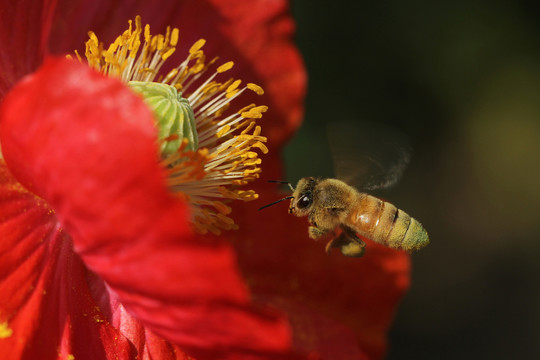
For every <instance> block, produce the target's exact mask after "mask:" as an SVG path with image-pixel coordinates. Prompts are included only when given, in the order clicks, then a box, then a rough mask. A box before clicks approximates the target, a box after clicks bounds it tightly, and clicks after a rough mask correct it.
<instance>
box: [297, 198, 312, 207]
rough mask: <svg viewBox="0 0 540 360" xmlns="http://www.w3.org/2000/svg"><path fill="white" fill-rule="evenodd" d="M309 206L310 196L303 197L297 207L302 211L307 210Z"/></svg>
mask: <svg viewBox="0 0 540 360" xmlns="http://www.w3.org/2000/svg"><path fill="white" fill-rule="evenodd" d="M309 205H311V196H310V194H306V195H302V197H300V199H298V202H297V203H296V206H298V207H299V208H300V209H304V208H307V207H308V206H309Z"/></svg>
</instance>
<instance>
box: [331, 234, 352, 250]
mask: <svg viewBox="0 0 540 360" xmlns="http://www.w3.org/2000/svg"><path fill="white" fill-rule="evenodd" d="M348 243H349V240H347V236H346V235H345V233H341V234H340V235H339V236H336V237H335V238H333V239H332V240H330V241H329V242H328V243H327V244H326V247H325V250H326V253H327V254H330V252H331V251H332V249H334V248H341V247H343V246H344V245H347V244H348Z"/></svg>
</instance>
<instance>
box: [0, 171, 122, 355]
mask: <svg viewBox="0 0 540 360" xmlns="http://www.w3.org/2000/svg"><path fill="white" fill-rule="evenodd" d="M0 219H2V221H1V222H0V239H2V240H1V241H0V294H1V296H2V302H1V303H0V323H4V322H6V323H7V326H8V327H9V328H10V329H11V330H12V331H13V333H12V335H11V336H9V337H7V338H4V339H0V354H2V356H3V358H6V356H8V358H10V359H21V358H27V359H55V358H57V357H58V354H59V353H60V354H62V355H63V356H64V357H66V358H67V355H68V354H75V355H76V358H77V359H84V358H86V359H97V358H106V354H107V353H108V352H107V351H111V352H112V350H114V353H115V354H117V355H118V358H120V359H128V358H129V357H130V353H131V350H130V345H129V343H128V342H127V341H126V339H125V338H124V337H123V336H122V335H121V334H120V333H119V332H118V331H117V330H116V329H114V328H112V327H111V326H110V324H109V323H108V322H105V321H99V320H100V319H102V318H103V315H102V314H101V312H100V311H99V309H98V308H97V307H96V305H97V304H96V302H95V301H94V300H93V299H92V297H91V296H90V291H89V288H88V285H87V282H86V269H85V267H84V265H83V264H82V262H81V260H80V258H79V257H78V256H77V255H75V253H74V252H73V249H72V242H71V240H70V239H69V237H68V236H67V235H66V233H65V232H64V231H62V230H61V228H60V227H59V226H58V223H57V221H56V218H55V215H54V213H53V212H52V211H51V210H50V208H48V207H47V205H46V204H45V203H44V202H43V200H41V199H39V198H36V197H35V196H34V195H32V194H30V193H28V192H27V191H26V190H24V189H23V188H22V187H21V185H20V184H19V183H18V182H17V181H16V180H15V179H14V178H13V177H12V176H11V174H10V173H9V172H8V171H7V168H6V167H5V164H4V163H3V162H0ZM106 350H107V351H106ZM115 358H116V357H115Z"/></svg>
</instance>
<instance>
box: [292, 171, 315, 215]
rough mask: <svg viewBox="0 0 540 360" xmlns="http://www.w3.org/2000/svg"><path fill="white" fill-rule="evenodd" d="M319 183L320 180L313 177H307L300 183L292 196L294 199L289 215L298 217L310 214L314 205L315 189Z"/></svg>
mask: <svg viewBox="0 0 540 360" xmlns="http://www.w3.org/2000/svg"><path fill="white" fill-rule="evenodd" d="M318 182H319V180H318V179H315V178H312V177H305V178H302V179H300V181H298V184H297V185H296V188H295V189H294V192H293V195H292V196H293V198H292V199H291V204H290V206H289V213H291V214H294V215H296V216H305V215H307V214H308V212H309V210H310V209H311V206H312V205H313V194H314V189H315V186H317V183H318Z"/></svg>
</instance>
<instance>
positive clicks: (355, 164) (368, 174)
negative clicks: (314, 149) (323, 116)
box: [328, 121, 412, 190]
mask: <svg viewBox="0 0 540 360" xmlns="http://www.w3.org/2000/svg"><path fill="white" fill-rule="evenodd" d="M328 140H329V142H330V148H331V150H332V157H333V159H334V168H335V171H336V177H337V178H338V179H341V180H343V181H345V182H347V183H348V184H350V185H352V186H355V187H357V188H359V189H365V190H375V189H382V188H387V187H390V186H392V185H394V184H395V183H396V182H398V180H399V179H400V177H401V175H402V174H403V171H404V170H405V168H406V167H407V165H408V164H409V160H410V155H411V152H412V148H411V146H410V144H409V142H408V140H407V138H406V137H405V136H404V135H402V134H399V133H398V132H397V131H395V130H393V129H391V128H388V127H385V126H382V125H378V124H372V123H364V122H352V121H343V122H332V123H329V124H328Z"/></svg>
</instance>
